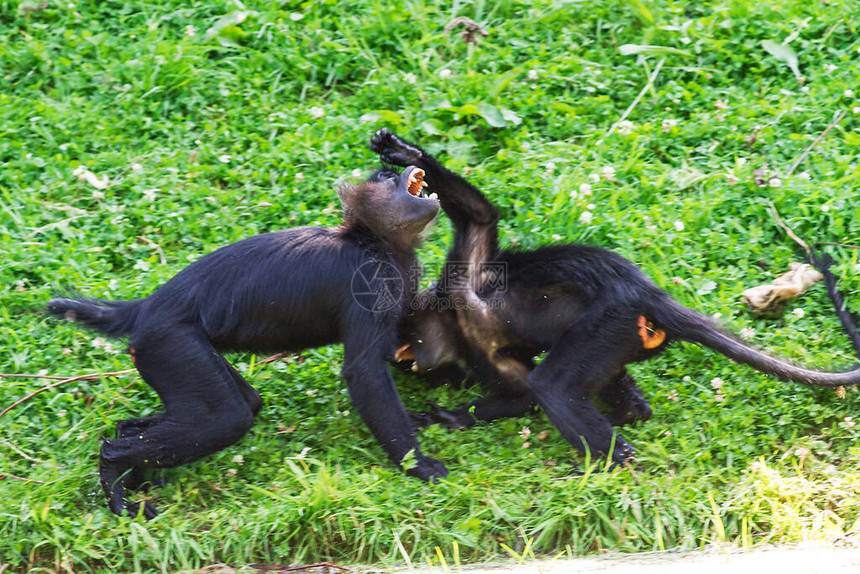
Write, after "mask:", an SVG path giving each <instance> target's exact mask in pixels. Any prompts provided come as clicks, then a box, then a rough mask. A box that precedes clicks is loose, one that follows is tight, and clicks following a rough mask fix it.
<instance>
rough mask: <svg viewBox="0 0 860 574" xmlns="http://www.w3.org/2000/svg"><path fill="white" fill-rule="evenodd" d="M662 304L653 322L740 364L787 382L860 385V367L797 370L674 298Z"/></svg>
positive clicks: (681, 337) (812, 384)
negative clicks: (836, 370) (832, 369)
mask: <svg viewBox="0 0 860 574" xmlns="http://www.w3.org/2000/svg"><path fill="white" fill-rule="evenodd" d="M662 303H663V304H662V305H659V307H658V306H655V307H654V308H653V309H652V311H653V318H654V322H655V323H656V324H657V325H658V326H659V327H660V328H662V329H665V330H666V332H667V333H668V334H669V335H670V336H673V337H675V338H677V339H681V340H684V341H690V342H693V343H700V344H702V345H705V346H706V347H709V348H711V349H713V350H715V351H718V352H720V353H722V354H723V355H725V356H727V357H728V358H730V359H733V360H735V361H737V362H739V363H744V364H745V365H749V366H750V367H752V368H754V369H757V370H759V371H762V372H763V373H769V374H771V375H774V376H776V377H777V378H780V379H783V380H786V381H793V382H795V383H801V384H804V385H810V386H814V387H830V388H835V387H841V386H849V385H857V384H860V365H858V366H855V367H854V368H853V369H852V370H850V371H843V372H825V371H813V370H811V369H805V368H803V367H798V366H796V365H792V364H791V363H789V362H788V361H785V360H783V359H779V358H776V357H772V356H770V355H767V354H765V353H762V352H761V351H758V350H756V349H753V348H752V347H750V346H749V345H747V344H746V343H744V342H743V341H741V340H740V339H739V338H737V336H735V335H733V334H731V333H728V332H726V331H723V330H722V329H720V328H719V327H718V326H717V324H716V323H715V322H714V321H713V320H712V319H711V318H710V317H708V316H707V315H705V314H703V313H700V312H698V311H695V310H693V309H689V308H687V307H684V306H683V305H681V304H680V303H678V302H677V301H674V300H671V299H669V300H664V301H663V302H662Z"/></svg>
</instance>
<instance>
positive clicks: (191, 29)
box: [185, 24, 197, 36]
mask: <svg viewBox="0 0 860 574" xmlns="http://www.w3.org/2000/svg"><path fill="white" fill-rule="evenodd" d="M196 33H197V30H195V29H194V26H192V25H191V24H189V25H187V26H186V27H185V35H186V36H193V35H194V34H196Z"/></svg>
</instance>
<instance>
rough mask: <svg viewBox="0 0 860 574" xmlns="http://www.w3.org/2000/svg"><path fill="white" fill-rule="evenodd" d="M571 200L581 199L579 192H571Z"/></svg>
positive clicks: (573, 190)
mask: <svg viewBox="0 0 860 574" xmlns="http://www.w3.org/2000/svg"><path fill="white" fill-rule="evenodd" d="M570 198H571V199H572V200H574V201H576V200H577V199H579V192H578V191H576V190H575V189H572V190H570Z"/></svg>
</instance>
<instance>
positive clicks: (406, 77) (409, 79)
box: [403, 72, 418, 84]
mask: <svg viewBox="0 0 860 574" xmlns="http://www.w3.org/2000/svg"><path fill="white" fill-rule="evenodd" d="M417 80H418V78H417V76H415V74H413V73H412V72H406V73H405V74H403V81H404V82H406V83H407V84H414V83H415V82H416V81H417Z"/></svg>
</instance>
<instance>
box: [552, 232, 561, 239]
mask: <svg viewBox="0 0 860 574" xmlns="http://www.w3.org/2000/svg"><path fill="white" fill-rule="evenodd" d="M552 240H553V241H561V235H559V234H558V233H553V234H552Z"/></svg>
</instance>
